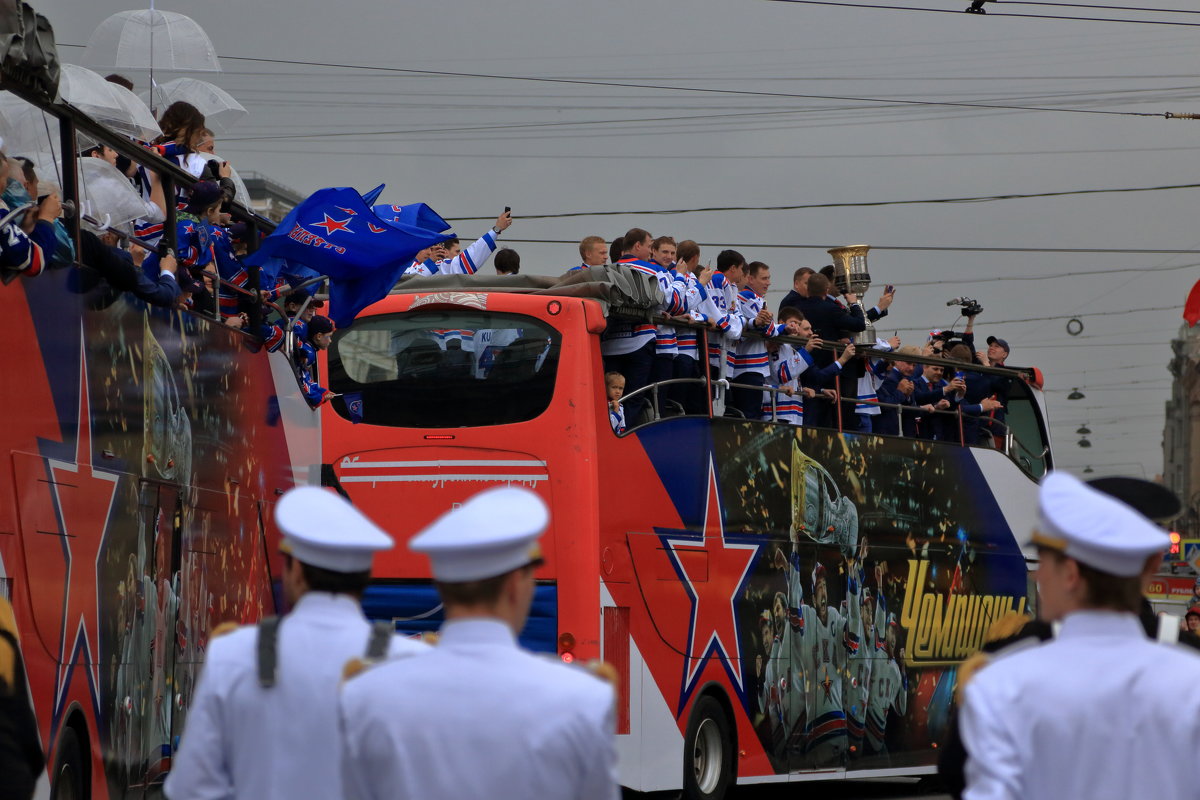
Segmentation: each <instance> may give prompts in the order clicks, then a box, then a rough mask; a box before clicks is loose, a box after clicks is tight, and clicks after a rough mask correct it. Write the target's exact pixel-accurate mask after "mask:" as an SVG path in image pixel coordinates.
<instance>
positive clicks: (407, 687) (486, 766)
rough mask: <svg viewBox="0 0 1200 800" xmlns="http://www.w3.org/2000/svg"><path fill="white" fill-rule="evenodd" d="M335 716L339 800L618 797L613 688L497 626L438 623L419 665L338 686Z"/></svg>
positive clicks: (412, 662)
mask: <svg viewBox="0 0 1200 800" xmlns="http://www.w3.org/2000/svg"><path fill="white" fill-rule="evenodd" d="M340 712H341V723H342V726H343V736H342V747H343V750H342V775H343V778H344V785H345V794H344V797H345V800H382V799H383V798H389V800H390V799H391V798H420V799H421V800H460V798H467V797H494V796H495V797H512V798H530V799H531V800H560V799H561V800H568V798H571V799H572V800H591V799H592V798H603V799H604V800H613V799H615V798H616V797H618V795H619V788H618V786H617V775H616V745H615V740H614V736H613V731H614V722H613V719H614V718H613V692H612V689H611V687H609V685H608V684H607V683H605V682H603V681H601V680H599V679H597V678H594V677H592V675H590V674H588V673H587V672H585V671H583V670H580V669H575V668H572V667H567V666H565V665H563V664H559V663H555V662H553V661H551V660H549V659H546V658H541V657H539V656H536V655H534V654H532V653H529V652H527V651H525V650H522V649H521V648H520V647H519V646H518V645H517V642H516V639H515V638H514V637H513V634H512V632H511V631H510V630H509V628H508V626H506V625H505V624H504V623H502V622H500V621H499V620H495V619H486V618H480V619H462V620H454V621H451V622H447V623H446V624H445V625H444V626H443V627H442V632H441V638H440V639H439V640H438V645H437V647H436V648H434V649H433V651H432V652H431V653H430V654H429V655H427V656H423V657H421V658H414V659H404V660H401V661H395V662H389V663H385V664H381V665H379V666H377V667H374V668H373V669H370V670H367V671H365V672H363V673H361V674H360V675H358V676H356V677H354V678H353V679H351V680H349V681H347V682H346V684H345V686H344V687H343V688H342V696H341V703H340ZM313 796H315V795H313Z"/></svg>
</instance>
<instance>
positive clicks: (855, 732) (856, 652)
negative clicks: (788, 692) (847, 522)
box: [842, 536, 878, 758]
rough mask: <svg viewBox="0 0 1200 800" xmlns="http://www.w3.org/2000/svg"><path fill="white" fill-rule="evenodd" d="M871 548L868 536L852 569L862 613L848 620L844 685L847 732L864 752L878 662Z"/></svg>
mask: <svg viewBox="0 0 1200 800" xmlns="http://www.w3.org/2000/svg"><path fill="white" fill-rule="evenodd" d="M867 552H868V545H867V537H866V536H863V537H862V538H861V539H859V542H858V556H857V558H856V560H855V563H854V564H853V566H851V567H850V573H851V575H852V576H853V580H854V581H855V582H856V583H857V584H858V586H859V587H860V589H859V594H860V596H861V599H860V605H859V615H858V618H857V619H855V620H848V621H847V623H846V650H847V654H846V655H847V660H848V664H847V669H846V675H845V681H844V685H843V687H842V690H843V692H844V698H845V704H846V733H847V736H848V737H849V741H850V755H851V757H852V758H857V757H859V756H861V755H862V749H863V731H864V728H865V725H866V718H867V703H868V698H869V695H870V687H871V667H872V665H873V664H874V663H875V641H876V633H877V630H878V629H877V628H876V625H875V608H874V603H873V599H874V598H873V596H872V594H871V589H870V588H869V587H868V586H867V585H866V582H865V580H864V575H863V564H864V563H865V562H866V558H867Z"/></svg>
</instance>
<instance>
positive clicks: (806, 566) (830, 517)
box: [713, 423, 1026, 772]
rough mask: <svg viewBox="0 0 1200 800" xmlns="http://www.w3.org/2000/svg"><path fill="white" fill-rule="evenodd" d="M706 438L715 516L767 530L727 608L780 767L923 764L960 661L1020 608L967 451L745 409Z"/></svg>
mask: <svg viewBox="0 0 1200 800" xmlns="http://www.w3.org/2000/svg"><path fill="white" fill-rule="evenodd" d="M713 447H714V456H715V461H716V463H718V464H720V465H721V468H720V470H719V473H720V481H719V483H720V491H721V494H722V500H723V504H724V508H725V511H726V520H725V525H726V528H727V529H731V530H740V531H745V532H761V533H762V534H763V535H764V536H767V537H769V538H770V539H771V540H772V541H771V542H770V543H769V544H768V545H767V550H768V552H767V553H765V554H764V557H762V558H760V559H759V560H758V561H757V563H756V566H755V567H754V571H753V574H752V576H751V578H750V581H749V582H748V585H747V589H746V591H745V593H744V595H743V596H742V598H741V602H740V607H739V609H738V618H739V630H740V635H741V638H742V642H741V645H742V653H743V659H744V663H743V674H745V675H746V676H747V678H748V685H747V691H746V698H747V702H748V704H749V705H750V708H748V709H747V712H748V714H749V715H750V718H751V719H752V720H753V722H754V725H755V731H756V733H757V735H758V737H759V739H760V741H761V742H762V744H763V747H764V749H765V750H766V751H767V753H768V754H769V756H770V758H771V760H772V764H773V765H774V767H775V769H776V770H777V771H779V772H784V771H797V770H812V769H829V768H836V767H846V768H875V767H888V766H891V767H901V766H914V765H919V764H930V763H933V760H934V751H933V750H932V744H933V743H934V742H937V741H939V739H940V738H941V736H942V735H943V734H944V729H945V724H946V720H947V712H948V710H949V704H950V698H951V694H952V691H953V684H954V678H955V665H956V664H957V663H958V662H959V661H961V659H962V658H964V657H966V656H967V655H969V654H970V653H972V652H974V651H975V650H976V649H977V648H978V646H979V644H980V641H981V637H982V635H983V632H984V630H986V628H987V625H988V623H989V622H990V620H991V619H994V618H995V617H997V616H1000V615H1002V614H1003V613H1005V612H1007V611H1009V610H1023V609H1024V608H1025V597H1024V594H1025V586H1026V583H1025V565H1024V563H1023V560H1022V559H1021V558H1020V555H1019V552H1017V551H1016V549H1015V547H1016V545H1015V542H1014V541H1013V537H1012V533H1011V531H1009V530H1008V527H1007V525H1006V524H1005V522H1004V519H1003V517H1002V515H1001V514H1000V512H999V509H998V508H997V507H996V504H995V500H994V499H993V498H992V496H991V492H990V490H989V489H988V487H987V485H986V483H985V482H984V480H983V477H982V475H981V474H980V472H979V470H978V467H977V466H976V465H975V463H974V461H973V460H972V456H971V454H970V452H969V450H964V449H963V448H958V447H947V446H940V445H934V444H931V443H928V442H920V441H913V440H905V439H892V438H883V437H861V436H842V435H838V434H836V433H833V432H829V431H820V430H813V429H803V428H801V429H796V428H791V427H785V426H770V427H769V428H764V426H751V425H747V424H744V423H731V424H728V425H721V426H719V427H718V428H717V429H716V430H715V431H714V441H713ZM783 521H786V528H785V527H784V523H783Z"/></svg>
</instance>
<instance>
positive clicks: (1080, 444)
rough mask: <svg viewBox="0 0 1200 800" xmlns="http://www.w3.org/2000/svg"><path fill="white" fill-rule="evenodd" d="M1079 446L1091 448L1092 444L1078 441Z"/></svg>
mask: <svg viewBox="0 0 1200 800" xmlns="http://www.w3.org/2000/svg"><path fill="white" fill-rule="evenodd" d="M1079 446H1080V447H1091V446H1092V443H1091V442H1089V441H1088V440H1087V439H1080V440H1079Z"/></svg>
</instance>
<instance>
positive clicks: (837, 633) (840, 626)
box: [788, 549, 859, 767]
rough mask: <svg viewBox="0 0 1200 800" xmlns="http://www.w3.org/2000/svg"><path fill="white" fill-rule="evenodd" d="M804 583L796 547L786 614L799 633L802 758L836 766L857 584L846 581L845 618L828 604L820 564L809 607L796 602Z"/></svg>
mask: <svg viewBox="0 0 1200 800" xmlns="http://www.w3.org/2000/svg"><path fill="white" fill-rule="evenodd" d="M802 581H803V578H802V576H801V571H800V556H799V553H797V552H796V550H795V549H793V551H792V556H791V559H790V569H789V570H788V584H789V593H788V594H789V600H790V602H791V603H792V604H793V605H792V607H791V609H790V613H791V615H792V617H793V619H795V620H796V623H794V624H795V627H797V628H798V629H799V636H798V637H797V638H796V640H795V641H796V643H797V644H798V647H796V648H795V650H794V651H793V660H794V661H795V662H798V663H799V664H800V665H801V669H802V671H803V674H804V685H805V689H806V702H805V706H806V713H807V717H808V723H807V730H806V746H807V759H808V761H809V763H810V764H811V765H812V766H815V767H822V766H831V765H838V764H841V763H842V760H843V758H844V757H845V754H846V750H847V746H848V742H847V737H846V712H845V710H844V709H843V708H842V675H843V673H844V672H845V669H846V656H847V650H848V648H849V647H850V643H849V640H848V637H847V629H848V628H853V627H856V626H857V625H858V617H859V602H858V582H857V581H856V580H855V578H854V577H853V573H852V572H851V576H850V577H849V578H848V580H847V600H848V608H847V616H843V615H842V613H841V612H840V611H838V610H837V609H836V608H833V607H831V606H830V605H829V587H828V581H827V577H826V569H825V565H824V564H822V563H821V562H820V561H817V563H816V565H815V566H814V567H813V571H812V595H813V605H811V606H809V605H805V604H804V603H803V602H798V600H799V597H798V595H799V593H800V591H802V590H801V589H798V588H797V587H799V586H800V585H801V583H802Z"/></svg>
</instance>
